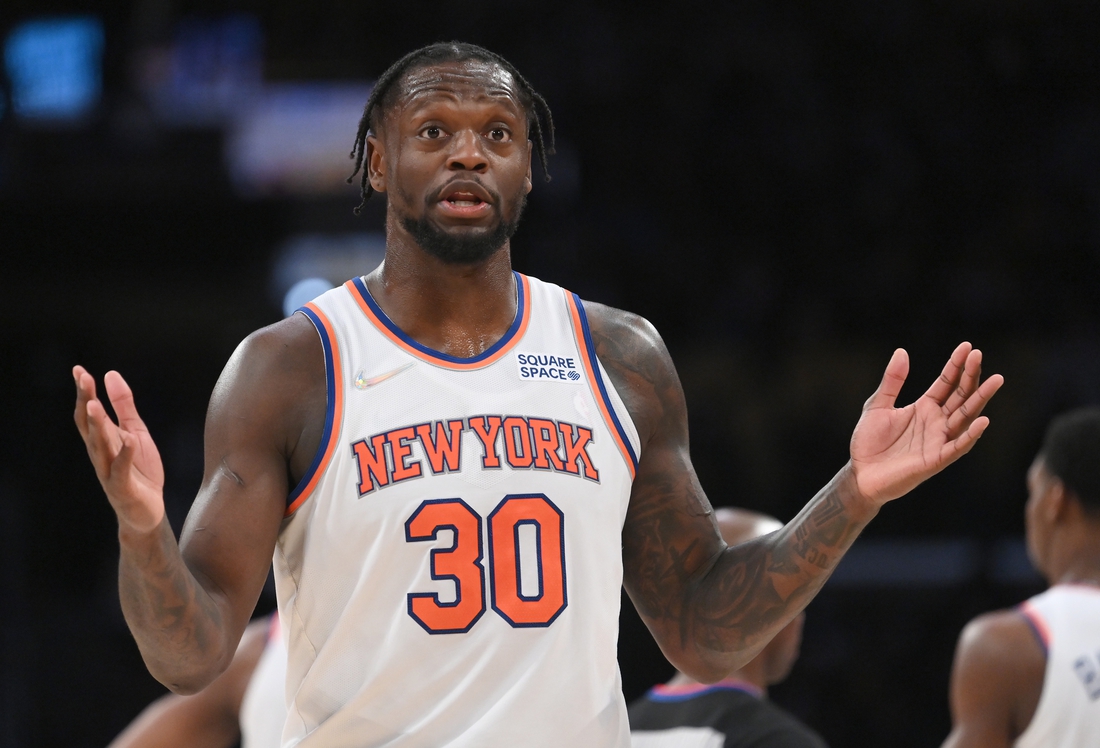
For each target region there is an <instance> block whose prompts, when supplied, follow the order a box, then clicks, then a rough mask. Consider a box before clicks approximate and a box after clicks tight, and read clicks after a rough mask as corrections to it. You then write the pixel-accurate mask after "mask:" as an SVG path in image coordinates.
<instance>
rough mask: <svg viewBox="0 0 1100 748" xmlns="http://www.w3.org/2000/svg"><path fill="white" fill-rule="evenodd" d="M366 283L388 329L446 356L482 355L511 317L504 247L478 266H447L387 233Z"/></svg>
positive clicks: (400, 235)
mask: <svg viewBox="0 0 1100 748" xmlns="http://www.w3.org/2000/svg"><path fill="white" fill-rule="evenodd" d="M366 282H367V289H368V290H369V291H370V293H371V296H373V297H374V300H375V301H376V302H378V305H379V306H380V307H382V310H383V311H384V312H385V313H386V316H388V317H389V318H390V320H392V321H393V322H394V324H396V325H397V326H398V327H400V328H401V329H402V330H403V331H404V332H405V333H406V334H407V335H409V336H410V337H411V338H413V339H414V340H416V341H417V342H418V343H421V344H422V345H426V346H428V347H429V348H432V349H434V350H437V351H440V352H441V353H446V354H449V355H452V356H458V357H462V358H469V357H472V356H477V355H478V354H480V353H483V352H484V351H485V350H487V349H488V348H490V347H491V346H492V345H493V344H494V343H496V342H497V341H498V340H500V338H501V337H503V335H504V333H505V332H507V331H508V328H509V327H510V326H511V324H512V322H513V320H514V319H515V316H516V309H517V304H516V288H515V279H514V276H513V275H512V260H511V251H510V247H509V246H508V243H507V242H505V243H504V246H502V247H501V248H500V249H499V250H497V251H496V252H494V253H493V254H492V255H491V256H490V257H488V258H486V259H485V260H483V261H481V262H477V263H469V264H466V263H461V264H460V263H449V262H444V261H443V260H440V259H439V258H438V257H435V256H433V255H430V254H428V253H427V252H425V251H424V250H423V249H421V248H420V247H419V246H417V245H416V244H415V243H414V242H413V241H412V240H411V238H410V237H408V235H407V234H405V232H400V231H390V232H389V235H388V237H387V242H386V259H385V261H384V262H383V263H382V265H380V266H379V267H378V269H376V270H375V271H374V272H373V273H371V274H370V275H369V276H367V279H366Z"/></svg>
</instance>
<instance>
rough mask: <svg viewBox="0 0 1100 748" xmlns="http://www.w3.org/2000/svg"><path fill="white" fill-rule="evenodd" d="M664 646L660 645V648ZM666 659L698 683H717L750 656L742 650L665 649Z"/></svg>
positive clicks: (749, 658)
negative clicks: (670, 650) (671, 650)
mask: <svg viewBox="0 0 1100 748" xmlns="http://www.w3.org/2000/svg"><path fill="white" fill-rule="evenodd" d="M664 649H665V648H664V647H662V650H664ZM665 657H666V658H668V661H669V662H671V663H672V665H673V666H674V667H675V668H676V669H677V670H679V671H680V672H681V673H683V674H684V675H686V676H688V677H689V678H691V679H692V680H695V681H698V682H699V683H704V684H711V683H717V682H718V681H720V680H722V679H723V678H727V677H729V674H730V673H732V672H733V671H735V670H737V669H738V668H740V667H741V666H743V665H745V664H746V663H747V662H748V661H749V660H751V659H752V656H751V655H750V654H748V653H743V652H717V651H713V650H683V649H681V650H679V651H677V652H675V653H673V652H669V651H667V650H665Z"/></svg>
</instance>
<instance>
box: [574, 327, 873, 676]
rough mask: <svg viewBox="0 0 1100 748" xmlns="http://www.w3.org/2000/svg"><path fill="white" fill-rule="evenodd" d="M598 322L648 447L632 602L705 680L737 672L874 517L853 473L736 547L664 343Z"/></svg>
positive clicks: (633, 549) (632, 563)
mask: <svg viewBox="0 0 1100 748" xmlns="http://www.w3.org/2000/svg"><path fill="white" fill-rule="evenodd" d="M589 316H590V319H591V320H592V321H593V322H594V324H593V325H592V337H593V341H594V343H595V344H596V352H597V355H598V356H599V358H600V361H601V362H602V363H603V365H604V367H605V368H606V369H607V372H608V375H609V377H610V378H611V380H612V383H613V384H614V385H615V387H616V389H617V390H618V392H619V395H620V396H621V397H622V398H623V401H624V403H625V404H626V406H627V409H628V410H629V412H630V415H631V417H632V419H633V420H634V423H635V425H636V426H637V428H638V432H639V435H640V437H641V439H642V450H641V452H642V457H641V463H640V465H639V469H638V473H637V475H636V477H635V480H634V485H633V487H632V491H631V498H630V507H629V510H628V512H627V519H626V524H625V526H624V530H623V559H624V564H625V568H624V573H625V580H626V583H627V585H628V591H629V592H630V596H631V598H632V600H633V601H634V603H635V605H636V606H637V608H638V610H639V612H640V613H641V614H642V615H643V616H644V617H645V618H646V621H647V623H648V624H649V625H650V628H651V629H652V630H654V633H655V635H657V636H658V640H659V641H662V642H663V643H662V646H665V645H666V644H669V642H670V641H671V642H676V643H677V644H678V646H679V648H680V650H681V652H692V651H693V652H694V654H693V655H688V656H689V658H691V659H693V660H694V661H695V662H696V663H700V662H701V663H706V664H705V665H702V667H703V668H704V671H709V673H710V674H715V673H720V672H721V671H722V669H723V668H725V669H726V670H725V672H728V671H729V669H732V668H733V667H736V666H738V665H739V664H743V663H744V662H745V661H747V659H748V658H750V657H751V656H752V655H754V654H755V652H756V651H758V650H759V648H760V647H761V646H763V643H764V642H767V641H768V640H770V639H771V637H772V636H773V635H774V634H775V633H776V632H778V631H779V629H780V628H782V626H784V625H785V624H786V623H787V622H788V621H790V620H791V619H792V618H794V616H795V615H797V614H798V612H799V611H801V610H802V609H803V608H804V607H805V606H806V604H807V603H808V602H809V601H810V599H812V598H813V596H814V595H815V594H816V593H817V591H818V590H819V589H820V588H821V586H822V585H823V584H824V583H825V581H826V580H827V579H828V577H829V574H830V573H831V572H832V570H833V569H834V568H835V567H836V564H837V563H838V562H839V560H840V558H841V557H842V556H843V553H844V551H845V550H847V548H848V547H849V546H850V545H851V543H852V542H853V541H854V540H855V538H856V536H857V535H858V534H859V532H860V531H861V530H862V529H863V527H864V526H865V525H866V524H867V522H868V521H870V518H871V517H870V516H868V515H867V510H866V508H865V507H863V506H862V504H861V503H860V502H859V499H858V495H857V494H856V493H855V492H854V485H853V484H852V482H851V474H850V471H849V470H848V469H847V468H846V469H845V470H842V471H841V473H840V474H838V475H837V477H835V478H834V479H833V480H832V481H830V482H829V484H828V485H826V486H825V488H823V489H822V490H821V491H820V492H819V493H818V494H817V496H815V497H814V498H813V500H811V501H810V503H809V504H808V505H807V506H806V508H804V509H803V510H802V512H800V513H799V515H798V516H797V517H795V518H794V519H793V520H792V521H791V522H789V523H788V524H787V525H786V527H784V528H783V529H782V530H779V531H777V532H775V533H773V534H772V535H770V536H766V537H764V538H758V539H756V540H754V541H750V542H748V543H743V544H741V545H738V546H735V547H731V548H724V544H723V543H722V541H721V537H720V536H719V535H718V532H717V528H716V526H715V524H714V521H713V519H712V518H711V517H710V516H709V515H711V514H712V510H711V506H710V502H709V501H708V500H707V497H706V494H705V493H704V492H703V489H702V487H701V486H700V485H699V482H698V479H697V478H696V476H695V471H694V468H693V467H692V465H691V458H690V456H689V453H688V429H687V406H686V402H685V400H684V394H683V390H682V389H681V386H680V381H679V378H678V377H677V375H676V370H675V367H674V366H673V364H672V361H671V358H670V357H669V355H668V352H667V351H666V350H665V348H664V346H663V344H662V343H661V341H660V338H659V337H658V336H657V334H656V332H655V331H654V330H653V329H652V328H651V327H649V326H648V324H647V323H645V322H644V320H640V318H636V317H632V316H629V315H625V314H624V313H621V312H616V311H614V310H606V309H604V308H602V307H598V305H593V308H592V311H591V313H590V315H589ZM667 651H668V650H667V649H666V652H667ZM719 677H720V675H719Z"/></svg>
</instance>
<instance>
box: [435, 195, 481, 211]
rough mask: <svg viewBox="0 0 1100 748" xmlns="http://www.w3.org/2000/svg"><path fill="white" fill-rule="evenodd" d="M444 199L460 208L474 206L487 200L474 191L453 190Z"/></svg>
mask: <svg viewBox="0 0 1100 748" xmlns="http://www.w3.org/2000/svg"><path fill="white" fill-rule="evenodd" d="M443 200H444V201H445V202H448V203H450V204H451V205H454V206H456V207H459V208H472V207H476V206H478V205H481V204H482V203H483V202H485V201H484V200H482V199H481V198H480V197H478V196H477V195H475V194H473V193H472V192H452V193H451V194H450V195H447V197H445V198H443Z"/></svg>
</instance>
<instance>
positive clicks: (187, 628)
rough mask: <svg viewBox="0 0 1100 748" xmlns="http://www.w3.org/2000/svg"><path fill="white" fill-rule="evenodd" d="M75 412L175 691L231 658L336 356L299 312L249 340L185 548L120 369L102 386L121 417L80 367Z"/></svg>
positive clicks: (236, 365) (149, 640) (216, 401)
mask: <svg viewBox="0 0 1100 748" xmlns="http://www.w3.org/2000/svg"><path fill="white" fill-rule="evenodd" d="M73 373H74V378H75V379H76V383H77V403H76V412H75V420H76V424H77V428H78V429H79V431H80V433H81V436H83V438H84V441H85V444H86V446H87V448H88V455H89V457H90V458H91V461H92V464H93V465H94V466H95V469H96V474H97V476H98V477H99V480H100V483H101V485H102V486H103V489H104V491H105V492H106V494H107V497H108V499H109V500H110V503H111V506H112V507H113V508H114V510H115V513H116V514H117V516H118V523H119V530H118V536H119V545H120V559H119V597H120V600H121V603H122V610H123V613H124V615H125V616H126V622H127V624H128V625H129V627H130V631H131V632H132V633H133V635H134V639H135V640H136V641H137V644H138V648H139V650H140V651H141V655H142V658H143V659H144V660H145V664H146V666H147V667H148V668H149V672H150V673H151V674H152V675H153V677H155V678H156V679H157V680H159V681H160V682H161V683H163V684H164V685H166V686H167V687H168V688H170V689H171V690H173V691H175V692H177V693H193V692H195V691H198V690H200V689H201V688H203V687H204V686H206V685H207V684H208V683H210V682H211V681H212V680H213V679H214V678H215V677H217V676H218V674H220V673H221V672H222V671H224V670H225V668H226V667H227V666H228V665H229V662H230V660H231V659H232V657H233V654H234V652H235V651H236V649H237V643H238V642H239V641H240V637H241V633H242V632H243V631H244V628H245V626H246V624H247V623H248V619H249V616H250V615H251V614H252V610H253V608H254V607H255V605H256V600H257V599H258V597H259V594H260V590H261V589H262V587H263V583H264V580H265V578H266V576H267V571H268V569H269V568H270V565H271V556H272V552H273V550H274V547H275V541H276V538H277V535H278V531H279V526H280V522H281V520H282V517H283V512H284V511H285V501H286V496H287V493H288V490H287V487H288V484H289V481H290V480H295V479H296V478H297V477H300V476H301V475H302V474H303V473H304V472H305V470H306V466H307V465H308V464H309V461H310V460H311V459H312V457H313V453H314V452H315V451H316V448H317V445H318V444H319V442H320V434H321V430H322V427H323V420H324V409H325V398H326V392H325V384H324V381H325V377H324V354H323V351H322V349H321V344H320V341H319V338H318V336H317V334H316V332H315V330H314V329H313V327H312V324H311V323H310V322H309V321H308V320H307V319H306V318H304V317H302V316H301V315H295V316H293V317H291V318H289V319H286V320H283V321H282V322H279V323H277V324H275V325H272V326H271V327H268V328H265V329H264V330H261V331H259V332H257V333H254V334H253V335H251V336H249V338H248V339H247V340H246V341H245V342H244V343H242V344H241V345H240V346H239V347H238V349H237V351H236V352H235V353H234V354H233V357H232V358H231V359H230V361H229V363H228V364H227V365H226V367H225V370H224V371H223V372H222V376H221V378H220V379H219V381H218V384H217V386H216V387H215V389H214V394H213V396H212V397H211V400H210V408H209V410H208V412H207V421H206V432H205V472H204V476H203V483H202V487H201V488H200V490H199V494H198V497H197V498H196V499H195V502H194V504H193V505H192V508H191V511H190V513H189V514H188V517H187V522H186V524H185V525H184V528H183V532H182V534H181V537H180V542H179V544H178V545H177V543H176V539H175V536H174V535H173V533H172V528H171V527H170V526H169V525H168V520H167V518H166V517H165V513H164V499H163V491H162V489H163V485H164V472H163V468H162V466H161V461H160V456H159V454H158V453H157V448H156V446H155V445H154V443H153V440H152V439H151V437H150V436H149V432H148V430H147V429H146V427H145V425H144V423H143V422H142V420H141V418H140V417H139V416H138V413H137V409H136V408H135V406H134V400H133V395H132V393H131V391H130V388H129V386H128V385H127V384H126V383H125V382H124V381H123V379H122V377H121V376H120V375H119V374H118V373H116V372H108V374H107V375H106V377H104V384H105V388H106V390H107V394H108V396H109V397H110V400H111V403H112V405H113V406H114V409H115V413H116V415H117V416H118V424H117V425H116V424H115V423H114V422H112V421H111V419H110V418H109V417H108V415H107V413H106V410H105V409H104V407H103V404H102V403H101V402H100V401H99V400H98V399H96V393H95V381H94V380H93V378H92V377H91V375H89V374H88V373H87V372H86V371H85V370H84V369H83V368H82V367H79V366H78V367H76V368H75V369H74V372H73Z"/></svg>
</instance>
